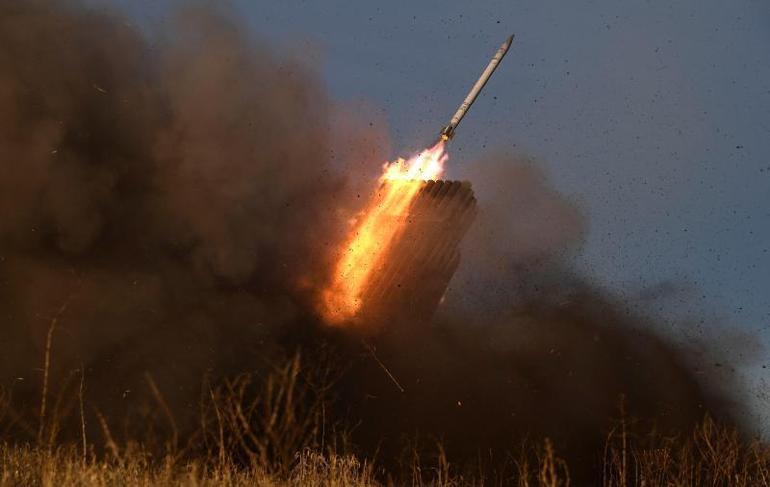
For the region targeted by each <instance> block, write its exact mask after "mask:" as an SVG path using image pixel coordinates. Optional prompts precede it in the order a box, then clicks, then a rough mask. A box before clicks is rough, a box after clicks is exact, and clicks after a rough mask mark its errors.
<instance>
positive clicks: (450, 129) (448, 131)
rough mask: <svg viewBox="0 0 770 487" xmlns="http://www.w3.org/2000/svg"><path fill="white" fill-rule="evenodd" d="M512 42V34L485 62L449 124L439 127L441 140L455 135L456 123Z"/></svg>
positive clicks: (477, 94) (446, 139)
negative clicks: (489, 59)
mask: <svg viewBox="0 0 770 487" xmlns="http://www.w3.org/2000/svg"><path fill="white" fill-rule="evenodd" d="M512 43H513V36H511V37H509V38H508V39H506V40H505V42H503V44H502V45H501V46H500V49H498V50H497V52H496V53H495V55H494V56H492V60H491V61H489V64H487V67H486V69H484V72H482V73H481V76H479V79H478V80H477V81H476V83H475V84H474V85H473V88H471V91H470V92H468V96H466V97H465V100H463V102H462V104H461V105H460V108H458V109H457V111H456V112H455V114H454V116H453V117H452V120H450V121H449V125H447V126H446V127H444V128H443V129H441V133H440V134H439V135H440V137H441V140H444V141H448V140H451V139H452V137H454V135H455V129H457V125H458V124H459V123H460V120H462V119H463V117H464V116H465V113H466V112H467V111H468V109H469V108H470V107H471V105H473V102H474V101H476V97H478V96H479V93H480V92H481V90H482V89H483V88H484V85H486V84H487V81H489V78H490V76H492V73H494V72H495V69H497V65H498V64H500V61H502V60H503V56H505V53H507V52H508V48H510V47H511V44H512Z"/></svg>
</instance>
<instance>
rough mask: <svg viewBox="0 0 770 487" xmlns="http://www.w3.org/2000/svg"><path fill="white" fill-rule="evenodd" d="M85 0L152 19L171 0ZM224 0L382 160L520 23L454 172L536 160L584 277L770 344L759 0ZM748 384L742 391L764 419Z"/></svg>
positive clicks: (425, 124)
mask: <svg viewBox="0 0 770 487" xmlns="http://www.w3.org/2000/svg"><path fill="white" fill-rule="evenodd" d="M91 3H94V4H96V5H112V4H116V3H117V4H118V5H120V6H121V7H123V8H126V9H127V10H129V11H131V12H132V14H133V15H135V16H137V18H141V19H142V22H147V23H149V24H151V25H155V26H156V27H157V26H160V27H161V28H162V22H163V13H164V11H165V7H166V6H167V5H169V2H163V1H161V2H129V1H127V0H122V1H118V0H112V1H110V0H92V2H91ZM139 5H141V7H140V6H139ZM232 9H233V11H234V12H235V13H236V14H237V16H238V17H239V18H240V19H241V20H242V21H243V22H244V23H245V24H246V25H248V26H249V27H250V28H251V30H252V32H253V35H255V36H256V37H258V38H262V39H266V40H268V41H269V42H271V43H274V44H276V45H278V46H283V47H285V48H286V49H288V50H290V51H292V52H293V53H295V55H296V53H303V52H304V53H306V55H307V57H308V58H309V59H311V62H312V63H315V64H317V65H318V66H319V69H320V70H321V72H322V73H323V76H324V79H325V82H326V83H327V85H328V88H329V91H330V93H331V94H332V96H333V97H334V98H336V99H338V100H341V101H351V100H359V99H365V100H367V101H368V103H369V105H370V106H373V107H374V109H375V110H377V111H378V113H379V116H380V117H382V119H384V120H385V121H386V122H387V130H389V131H390V135H391V141H392V147H393V149H394V151H396V152H397V153H398V154H397V153H394V154H393V156H396V155H399V154H406V153H409V152H411V151H415V150H418V149H420V148H422V147H423V146H425V145H426V144H428V143H429V142H430V141H431V140H432V139H433V137H435V135H436V133H437V131H438V130H439V129H440V128H441V126H442V125H443V124H445V122H446V121H447V120H448V119H449V117H450V116H451V115H452V113H453V112H454V109H455V108H456V106H457V105H458V104H459V102H460V101H461V100H462V98H463V97H464V96H465V94H466V92H467V90H468V88H469V87H470V85H471V84H472V83H473V82H474V81H475V78H476V77H477V76H478V74H479V73H480V71H481V69H482V68H483V66H484V65H485V63H486V62H487V60H488V58H489V57H490V56H491V55H492V53H494V51H495V49H496V48H497V47H498V45H499V44H500V43H501V42H502V41H503V40H504V39H505V38H506V37H507V36H508V35H510V34H511V33H515V34H516V39H515V41H514V45H513V47H512V48H511V51H510V52H509V53H508V56H507V57H506V59H505V61H504V62H503V63H502V64H501V66H500V68H499V69H498V71H497V72H496V73H495V75H494V76H493V78H492V80H491V81H490V83H489V84H488V85H487V88H486V89H485V91H484V92H483V93H482V95H481V97H480V98H479V100H478V101H477V103H476V104H475V105H474V107H473V109H472V110H471V111H470V113H469V115H468V116H467V117H466V118H465V120H464V121H463V123H462V125H461V126H460V128H459V130H458V132H457V137H456V139H455V141H454V142H453V145H452V147H451V154H450V156H451V159H450V176H452V177H458V178H467V179H471V180H472V179H473V168H472V167H471V164H470V163H471V162H472V161H473V160H474V159H476V158H477V157H478V156H480V155H481V154H483V153H484V152H485V151H487V150H498V149H503V150H506V149H507V150H512V151H517V152H522V151H523V152H526V153H528V154H531V155H533V156H536V157H537V158H538V159H539V160H540V161H541V162H542V164H543V165H544V167H545V169H546V171H547V173H548V175H549V177H550V178H551V181H552V183H553V184H554V185H555V186H556V188H558V190H559V191H561V192H562V193H564V194H566V195H567V196H568V197H570V198H571V199H573V200H574V201H575V202H577V203H578V204H579V205H580V207H581V209H582V210H583V211H584V212H585V213H586V214H587V215H588V218H589V232H588V234H587V236H586V241H585V245H584V246H583V248H582V251H581V253H580V255H579V256H577V257H576V263H577V265H578V267H579V268H580V269H581V270H582V271H584V272H585V273H586V274H587V275H589V276H590V277H591V278H592V279H594V280H595V281H596V282H597V283H599V284H600V285H602V286H603V287H606V288H608V289H610V290H611V291H612V292H614V293H616V294H617V295H620V296H622V297H625V298H627V299H628V300H629V301H630V302H634V301H635V300H636V299H637V297H638V296H639V295H640V294H641V293H643V292H644V290H645V289H649V288H654V287H655V286H657V285H658V284H659V283H661V282H671V281H673V282H676V283H687V284H688V286H689V288H688V289H689V291H687V292H684V293H682V294H675V295H673V296H671V297H669V299H668V300H667V301H664V302H661V303H660V304H659V307H660V313H661V315H662V316H663V317H664V318H666V319H668V320H670V321H671V322H672V323H673V322H676V320H678V319H683V318H687V317H688V316H690V315H697V316H703V315H704V314H705V313H709V314H711V315H712V316H714V317H715V318H716V319H717V320H719V321H721V322H725V323H728V324H729V326H733V327H737V328H740V329H743V330H746V331H750V332H755V333H756V336H757V337H759V340H760V342H761V344H763V345H764V346H766V347H768V346H770V6H768V4H767V2H766V1H748V0H735V1H732V2H720V1H715V0H690V1H678V2H652V1H648V2H624V1H616V0H598V1H590V2H573V1H531V2H523V1H522V2H512V1H485V2H473V3H471V2H467V1H458V0H444V1H442V2H428V1H424V2H364V1H335V0H327V1H323V2H310V1H292V0H285V1H276V2H265V1H261V2H256V1H254V0H235V1H234V2H232ZM704 310H705V311H704ZM768 355H770V353H768V352H767V351H762V352H761V354H760V356H759V357H758V358H755V359H754V360H752V361H750V362H749V363H745V364H742V365H741V366H740V371H741V372H742V373H743V374H745V376H746V378H747V380H749V381H750V382H751V383H753V384H754V387H755V390H756V388H761V387H763V386H764V387H767V384H768V383H770V358H767V357H768ZM763 365H766V366H767V367H768V368H767V369H763V368H762V366H763ZM763 381H767V382H763ZM760 392H761V391H758V392H757V395H755V397H754V400H753V403H754V406H755V411H756V413H757V414H758V415H760V416H764V423H765V424H766V425H767V424H768V418H770V402H768V399H767V398H763V397H761V395H760V394H759V393H760Z"/></svg>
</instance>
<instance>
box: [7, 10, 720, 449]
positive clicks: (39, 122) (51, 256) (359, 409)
mask: <svg viewBox="0 0 770 487" xmlns="http://www.w3.org/2000/svg"><path fill="white" fill-rule="evenodd" d="M167 28H168V29H169V30H168V32H167V33H166V34H167V35H165V36H164V38H163V39H162V41H160V42H158V43H150V42H148V40H147V39H146V38H145V37H144V36H143V35H142V34H141V33H139V32H137V31H136V30H134V29H133V28H132V27H130V26H128V25H126V23H124V22H123V21H122V19H121V18H120V16H118V15H116V14H109V13H103V12H93V11H89V10H87V9H84V8H81V7H79V6H77V5H76V4H73V3H69V2H58V3H53V4H51V2H24V3H7V2H6V3H3V4H2V5H0V161H2V165H3V166H2V171H0V343H1V344H2V347H3V350H4V353H3V354H0V377H1V378H2V380H3V383H4V384H12V385H13V387H15V388H16V390H17V391H19V394H20V395H21V397H28V398H32V397H35V396H34V395H35V394H38V393H39V388H40V382H41V375H42V374H41V372H40V369H39V368H40V366H41V364H42V362H43V356H44V352H45V348H46V337H47V336H48V333H49V331H50V330H51V327H52V325H54V324H55V328H53V333H52V334H51V336H52V337H53V347H52V364H53V366H52V373H53V374H54V378H53V380H52V383H54V384H60V385H61V384H64V383H66V380H67V378H68V377H70V376H71V375H72V373H73V371H77V370H80V369H81V368H82V369H85V381H86V383H87V385H88V387H87V388H88V399H89V401H90V402H91V403H92V404H94V405H96V406H97V407H98V409H99V410H101V411H104V412H105V413H108V414H109V413H111V414H116V415H117V414H123V413H126V412H130V411H131V410H132V409H136V408H138V407H139V405H140V404H141V401H140V397H139V396H141V394H142V392H141V391H143V390H144V391H145V393H146V385H145V386H143V385H142V384H143V380H144V379H143V378H146V377H147V376H148V375H149V376H151V377H152V378H153V380H154V382H156V383H157V384H158V388H159V389H160V390H162V391H164V393H165V394H167V399H168V401H169V403H170V407H171V409H172V410H173V411H174V413H175V415H176V416H177V418H178V419H177V420H178V422H179V424H180V425H181V424H184V421H185V418H187V417H190V416H192V415H193V413H194V412H195V406H194V403H195V401H196V398H197V397H198V394H199V388H200V381H201V379H202V377H204V376H210V377H223V376H226V375H227V374H231V373H237V372H241V371H244V370H253V369H258V368H260V367H262V366H263V365H264V364H267V363H270V361H272V360H275V359H276V358H277V357H281V356H283V354H284V351H285V350H288V351H292V350H293V348H295V347H297V346H304V347H307V346H308V343H310V344H312V343H314V342H316V341H318V342H321V341H323V342H330V343H331V344H332V346H333V347H334V348H335V350H336V351H337V352H338V356H339V357H338V358H339V360H340V361H342V362H344V363H346V364H347V367H346V370H347V373H346V374H345V375H344V376H343V377H342V379H341V380H340V383H339V384H338V385H337V388H336V389H335V394H336V396H337V398H338V401H337V409H336V412H337V414H338V416H337V417H338V419H340V420H343V419H344V420H349V421H350V422H351V423H352V424H355V425H356V428H355V429H354V434H353V437H354V440H355V441H356V442H357V444H358V446H359V448H360V449H361V450H362V452H363V453H365V454H368V455H373V454H374V453H375V452H376V451H380V452H384V453H383V455H385V454H386V453H387V455H390V457H391V458H394V457H397V456H398V455H399V452H400V451H401V449H402V448H403V446H404V444H405V442H404V438H405V437H411V436H413V435H415V434H417V435H425V436H426V437H430V438H437V439H443V440H445V441H446V444H447V445H448V452H450V453H451V454H452V455H453V456H454V458H458V459H460V461H463V460H473V459H475V458H477V454H478V452H479V451H482V450H484V449H485V448H507V447H515V444H516V441H518V440H519V439H521V438H524V437H527V436H532V437H535V436H537V435H548V436H551V437H552V438H554V439H555V440H556V442H557V447H558V448H562V449H563V451H565V452H568V453H569V454H570V455H572V456H573V457H574V458H578V459H582V460H581V461H585V462H586V464H588V463H590V459H587V458H586V455H592V454H593V453H594V452H595V451H597V450H596V448H598V446H599V445H600V444H601V441H602V438H603V434H604V432H605V431H606V429H607V428H608V426H609V418H611V417H613V416H616V415H617V412H618V404H619V400H620V397H621V396H623V397H625V404H627V406H628V411H629V413H630V414H633V415H636V416H639V417H645V418H650V419H656V420H658V421H660V423H661V424H662V425H663V426H666V427H669V428H672V429H676V428H684V427H686V426H687V425H688V424H691V423H692V422H693V421H697V420H698V419H700V418H701V416H702V414H703V413H704V412H705V411H706V410H707V409H709V408H712V409H713V408H717V409H718V408H719V402H718V401H715V400H714V399H713V398H712V397H711V396H710V394H709V392H708V391H707V390H705V389H704V388H703V387H702V385H701V384H702V382H699V381H696V380H695V375H694V373H693V372H691V369H690V368H689V366H688V364H687V362H686V360H685V358H684V357H685V356H684V355H683V354H682V353H681V352H680V351H679V350H678V349H677V348H676V347H673V346H670V345H668V344H667V343H666V342H665V341H663V340H662V339H660V338H659V337H657V336H656V335H655V334H654V332H653V331H651V328H650V327H649V326H647V323H646V322H645V320H644V319H643V317H639V316H636V315H634V314H633V313H629V312H627V310H626V309H625V308H624V306H623V305H622V304H621V303H618V302H615V301H614V300H613V299H612V298H611V297H607V296H605V295H604V294H603V293H601V292H600V291H598V290H597V289H594V288H593V287H592V286H590V285H588V284H586V283H585V282H584V281H583V280H582V279H580V278H579V277H578V276H575V275H574V274H572V273H571V272H569V271H567V270H565V267H564V260H563V259H562V258H561V257H563V256H565V255H569V253H570V252H571V251H572V250H574V249H575V248H577V246H578V244H579V243H580V240H581V237H582V234H583V232H584V231H585V225H586V224H585V219H584V217H583V216H582V215H581V213H580V212H579V211H578V210H577V209H576V208H575V206H574V205H572V204H571V203H570V202H569V201H567V200H565V199H564V198H563V197H562V196H561V195H559V194H558V193H556V192H555V191H554V190H553V189H551V188H550V186H549V184H548V182H547V179H546V178H545V176H544V175H543V174H541V173H540V172H539V171H538V169H537V166H536V165H535V164H534V162H533V161H525V160H521V159H514V160H511V159H510V158H507V156H503V155H496V156H491V157H489V158H488V159H485V160H484V161H480V162H479V163H478V167H479V168H480V169H479V171H478V173H477V174H478V176H479V179H478V180H474V181H473V182H474V184H475V188H476V192H477V196H478V198H479V203H480V209H481V212H480V214H479V218H478V220H477V222H476V224H475V226H474V227H473V229H472V230H471V233H470V235H469V236H468V238H467V239H466V242H465V249H464V261H463V264H462V266H461V269H460V271H459V272H458V274H457V275H456V276H455V279H454V280H453V283H452V288H451V289H450V291H449V292H448V294H447V299H446V303H445V305H444V307H443V308H442V309H441V310H440V312H439V315H438V317H437V319H436V322H435V323H432V324H430V325H426V324H424V323H393V324H392V326H391V327H390V329H389V330H388V331H387V332H385V333H383V334H382V335H380V336H376V337H370V338H369V339H370V340H371V342H370V345H371V346H370V347H366V346H362V345H361V343H360V342H359V341H358V339H357V338H356V337H351V336H350V334H347V333H345V332H338V331H329V330H327V329H325V328H324V327H322V326H319V322H318V320H317V318H316V315H315V312H314V306H313V300H314V298H315V292H316V290H317V289H318V288H319V286H320V283H322V282H323V279H324V278H325V276H327V275H328V265H329V262H328V259H329V256H330V255H331V254H332V252H331V250H333V248H334V246H335V245H336V244H337V242H339V241H340V237H341V236H342V235H343V232H344V230H345V228H346V227H345V220H346V217H347V216H348V215H349V214H350V211H351V210H352V209H354V208H355V207H356V205H357V204H360V202H361V201H362V199H365V197H366V195H365V194H363V195H362V194H361V192H362V191H363V190H366V188H363V189H362V188H361V184H360V181H362V180H364V179H365V178H363V177H362V174H365V173H366V171H376V170H378V169H379V168H380V166H381V163H382V159H381V158H380V157H381V156H382V154H383V153H384V152H385V151H384V149H383V145H384V144H385V138H384V136H383V135H382V134H381V133H379V131H377V130H376V129H372V128H371V127H368V126H367V125H368V124H367V123H365V122H364V123H361V121H360V118H361V117H358V116H355V115H354V114H353V113H352V111H351V110H347V109H340V107H337V106H335V105H334V104H332V103H331V102H330V100H329V99H328V98H327V96H326V95H325V91H324V89H323V84H322V83H321V81H320V80H319V79H318V78H317V76H316V75H315V74H314V73H313V72H312V71H311V70H309V69H307V68H306V67H304V66H303V65H302V64H301V63H300V62H298V61H294V60H291V59H288V58H286V57H283V56H279V55H277V54H276V53H275V52H273V51H272V50H271V49H269V48H267V47H265V46H264V45H263V44H260V43H258V42H255V41H253V40H251V39H250V38H249V36H248V35H247V32H245V31H244V30H243V27H242V26H241V25H239V24H238V23H237V22H233V21H232V20H228V18H227V17H226V16H222V15H219V14H217V13H216V12H212V11H210V10H201V9H187V10H184V11H182V12H181V13H179V14H178V15H177V16H176V17H175V18H174V21H173V23H171V24H169V25H167ZM340 127H342V128H344V133H343V132H340V130H339V128H340ZM367 168H371V169H367ZM350 175H353V179H352V181H354V182H355V184H353V182H351V180H349V179H348V177H349V176H350ZM385 367H387V368H388V370H389V371H390V372H391V373H392V376H393V377H390V375H389V374H386V373H385V371H384V370H383V369H384V368H385ZM394 378H395V380H396V381H397V382H398V384H399V387H396V384H394ZM401 389H403V391H402V390H401ZM27 404H28V406H29V407H32V405H33V404H34V402H33V401H32V399H30V400H29V402H28V403H27ZM586 452H589V453H586ZM385 458H386V459H387V457H385Z"/></svg>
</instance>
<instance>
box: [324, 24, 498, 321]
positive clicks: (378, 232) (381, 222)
mask: <svg viewBox="0 0 770 487" xmlns="http://www.w3.org/2000/svg"><path fill="white" fill-rule="evenodd" d="M512 42H513V36H510V37H509V38H508V39H506V40H505V42H503V44H502V45H501V46H500V48H499V49H498V50H497V52H496V53H495V55H494V56H493V57H492V59H491V60H490V62H489V64H488V65H487V67H486V68H485V69H484V71H483V72H482V73H481V76H480V77H479V79H478V80H477V81H476V83H475V84H474V85H473V87H471V90H470V92H469V93H468V95H467V96H466V97H465V100H463V102H462V104H461V105H460V107H459V108H458V109H457V112H456V113H455V115H454V116H453V117H452V120H451V121H450V122H449V125H447V126H446V127H444V128H443V129H442V131H441V133H440V137H439V140H438V142H437V143H436V144H435V145H434V146H433V147H431V148H430V149H426V150H424V151H423V152H421V153H420V154H418V155H416V156H414V157H412V158H411V159H409V160H404V159H398V160H396V161H395V162H392V163H386V164H385V166H384V167H383V174H382V176H381V177H380V187H379V189H378V190H377V191H376V192H375V194H374V195H373V196H372V198H371V199H370V201H369V202H368V204H367V206H366V208H365V209H364V211H363V212H361V214H360V215H359V216H358V218H357V220H356V221H355V222H354V223H353V225H354V226H353V229H352V231H351V233H350V235H349V237H348V239H347V241H346V243H345V245H344V246H343V247H342V249H343V251H342V253H341V255H340V256H339V260H338V261H337V265H336V267H335V269H334V274H333V276H332V279H331V283H330V284H329V286H328V287H327V288H326V289H325V290H324V291H323V292H322V305H321V312H322V314H323V315H324V317H325V318H326V320H327V321H328V322H329V323H331V324H334V325H338V326H339V325H343V324H345V323H348V322H350V321H351V320H353V319H354V318H355V317H356V315H357V314H358V312H359V311H360V309H361V307H362V304H363V303H362V296H363V295H364V294H365V293H366V290H367V287H368V286H369V285H370V283H371V282H372V281H373V280H372V279H371V278H372V276H373V275H376V273H378V272H379V271H381V270H382V269H383V268H384V265H385V264H386V262H385V260H386V255H387V254H388V252H389V250H390V248H391V246H392V245H393V243H394V242H396V241H397V240H398V238H399V237H400V236H401V234H402V233H403V230H404V228H405V225H406V220H407V217H408V214H409V209H410V207H411V205H412V203H413V202H414V200H415V197H416V196H417V194H418V192H419V191H420V188H421V186H422V182H423V181H426V180H431V179H439V178H440V177H441V176H442V174H443V172H444V163H445V162H446V160H447V158H448V156H447V154H446V151H445V145H446V143H447V142H448V141H449V140H451V139H452V137H453V136H454V132H455V129H456V128H457V125H458V124H459V123H460V121H461V120H462V118H463V117H464V116H465V114H466V113H467V111H468V109H469V108H470V106H471V105H472V104H473V102H474V101H475V100H476V98H477V97H478V96H479V93H480V92H481V90H482V89H483V88H484V85H486V83H487V81H489V78H490V76H492V73H494V71H495V69H496V68H497V66H498V64H499V63H500V61H501V60H502V59H503V57H504V56H505V54H506V53H507V52H508V49H509V48H510V46H511V43H512Z"/></svg>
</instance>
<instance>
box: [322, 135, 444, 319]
mask: <svg viewBox="0 0 770 487" xmlns="http://www.w3.org/2000/svg"><path fill="white" fill-rule="evenodd" d="M448 157H449V156H448V155H447V153H446V151H445V142H444V141H439V142H438V143H437V144H436V145H434V146H433V147H431V148H430V149H426V150H424V151H422V152H420V153H419V154H417V155H416V156H413V157H412V158H410V159H409V160H404V159H401V158H399V159H398V160H396V161H395V162H390V163H387V162H386V163H385V164H384V165H383V173H382V176H380V179H379V189H378V190H377V191H376V192H375V193H374V194H373V195H372V197H371V198H370V200H369V202H368V204H367V206H366V208H365V209H364V210H363V211H362V212H361V213H360V215H359V216H358V218H357V219H356V220H355V221H354V222H353V227H352V228H351V231H350V234H349V235H348V238H347V240H346V241H345V244H344V246H343V247H342V252H341V253H340V257H339V259H338V261H337V264H336V266H335V268H334V273H333V275H332V279H331V281H330V284H329V286H328V287H327V288H326V289H325V290H324V291H323V294H322V313H323V315H324V317H325V318H326V319H327V321H328V322H329V323H332V324H336V325H341V324H344V323H345V322H348V321H349V320H350V319H352V318H354V317H355V316H356V313H358V311H359V309H360V308H361V305H362V301H361V299H362V295H363V293H364V292H365V290H366V285H367V283H368V282H369V278H370V277H371V275H372V273H374V272H376V271H377V270H378V269H380V268H381V267H382V265H383V263H384V259H385V255H386V254H387V250H388V248H389V246H390V244H391V242H393V241H394V240H395V238H396V237H397V236H398V235H399V234H400V233H401V231H402V230H403V228H404V224H405V222H406V220H405V216H406V214H407V211H408V210H409V207H410V206H411V203H412V201H413V200H414V197H415V196H416V195H417V192H418V191H419V189H420V186H421V184H422V181H425V180H429V179H439V178H441V176H442V174H443V173H444V163H445V162H446V160H447V159H448Z"/></svg>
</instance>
